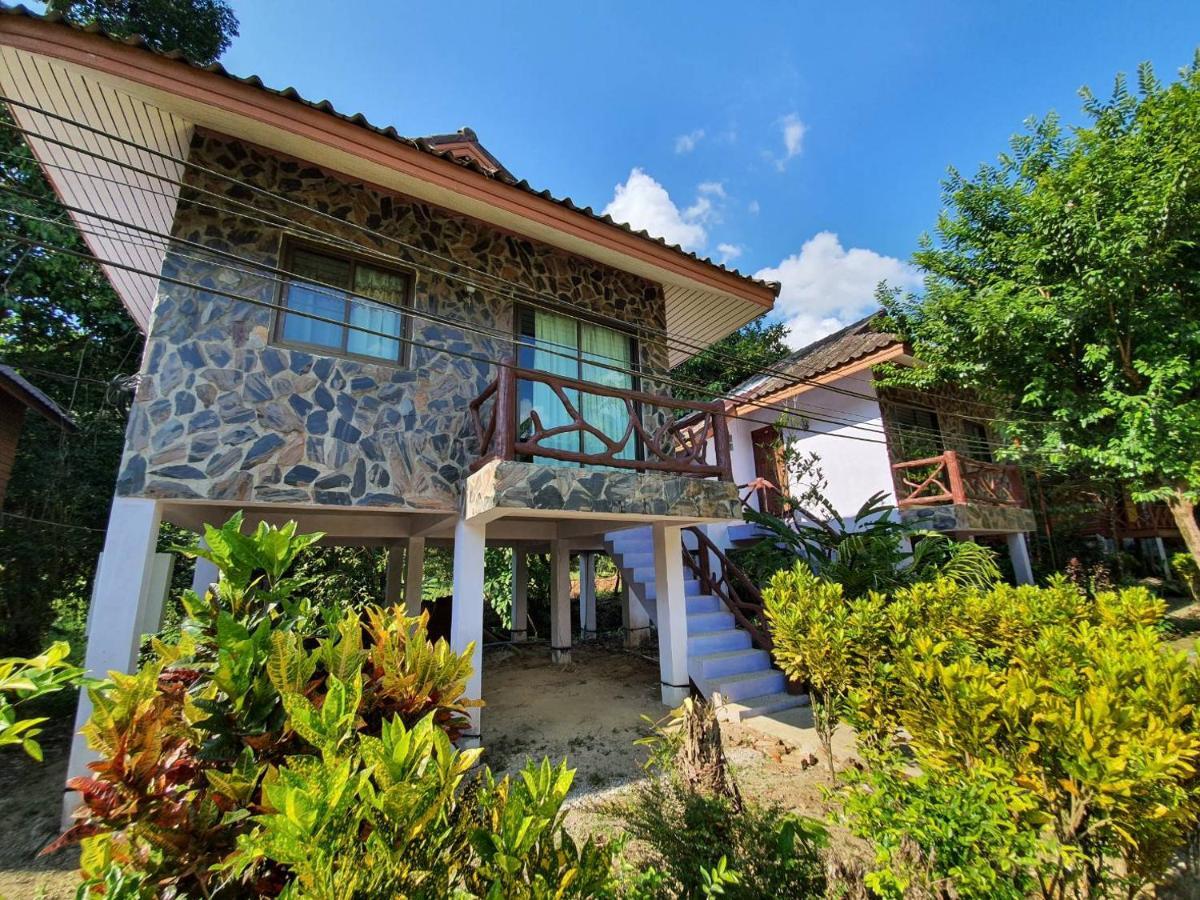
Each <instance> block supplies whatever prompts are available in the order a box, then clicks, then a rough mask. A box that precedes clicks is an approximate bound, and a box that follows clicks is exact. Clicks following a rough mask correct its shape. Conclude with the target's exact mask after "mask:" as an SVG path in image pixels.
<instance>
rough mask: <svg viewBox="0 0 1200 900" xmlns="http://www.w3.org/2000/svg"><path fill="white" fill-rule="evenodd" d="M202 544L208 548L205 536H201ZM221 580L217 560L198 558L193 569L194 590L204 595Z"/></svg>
mask: <svg viewBox="0 0 1200 900" xmlns="http://www.w3.org/2000/svg"><path fill="white" fill-rule="evenodd" d="M200 546H201V547H204V548H205V549H208V543H207V542H206V541H205V540H204V538H203V537H201V538H200ZM220 580H221V570H220V569H218V568H217V564H216V563H215V562H209V561H208V560H207V559H201V558H199V557H197V558H196V565H195V568H194V569H192V590H193V591H195V592H196V593H197V594H199V595H200V596H201V597H203V596H204V595H205V594H206V593H208V590H209V588H210V587H211V586H212V585H214V584H216V583H217V582H218V581H220Z"/></svg>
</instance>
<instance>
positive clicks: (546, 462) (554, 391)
mask: <svg viewBox="0 0 1200 900" xmlns="http://www.w3.org/2000/svg"><path fill="white" fill-rule="evenodd" d="M534 386H540V388H539V390H538V392H537V394H538V396H539V401H538V403H537V404H533V403H530V402H529V397H530V395H531V393H532V389H533V387H534ZM522 398H524V400H522ZM539 407H540V408H539ZM551 408H552V411H550V409H551ZM680 411H683V417H682V418H681V417H680ZM469 414H470V418H471V421H472V423H473V426H474V430H475V437H476V440H477V442H478V447H479V456H478V458H477V459H476V460H475V461H474V463H472V465H471V471H472V473H473V475H472V477H471V479H470V480H469V482H468V488H467V492H466V493H467V505H468V510H469V511H471V510H473V509H474V508H477V507H478V505H479V504H480V503H485V504H486V503H498V502H500V499H499V495H500V493H501V491H502V490H503V491H504V492H505V493H509V494H512V495H513V502H514V503H515V504H516V505H525V506H528V507H530V508H535V509H546V510H549V509H551V508H552V507H553V506H554V503H555V502H556V498H557V497H559V496H561V497H562V498H563V502H562V507H561V508H562V511H564V512H591V513H605V514H620V513H623V512H627V513H631V514H637V515H645V516H657V515H668V516H676V515H677V516H679V517H680V518H691V519H693V520H694V521H700V520H708V521H722V520H728V519H734V518H738V517H740V505H739V501H738V494H737V487H736V485H735V484H734V481H733V465H732V459H731V455H730V442H729V429H728V426H727V424H726V418H725V416H726V412H725V408H724V405H723V404H722V403H720V402H715V403H703V402H697V401H690V400H678V399H675V398H672V397H668V396H663V395H659V394H654V393H650V392H647V391H641V390H632V389H626V388H619V387H610V386H607V385H603V384H598V383H595V382H590V381H583V380H579V379H573V378H569V377H564V376H560V375H555V374H553V373H549V372H543V371H540V370H536V369H528V368H522V367H520V366H517V365H516V364H515V363H513V362H511V361H506V362H505V363H504V364H502V365H501V366H500V367H499V368H498V372H497V374H496V377H495V378H494V379H493V380H492V381H491V382H490V383H489V384H488V386H487V387H486V388H485V389H484V390H483V392H482V393H480V394H479V395H478V396H477V397H475V398H474V399H473V400H472V401H471V403H470V405H469ZM656 422H661V424H657V425H656V424H654V423H656ZM710 444H711V447H712V450H711V452H710V450H709V446H710ZM485 471H492V472H498V473H499V474H497V475H494V476H493V477H492V479H491V482H492V483H490V484H488V485H486V486H485V487H484V492H485V493H491V494H493V495H494V496H492V497H482V498H481V497H478V496H476V494H478V493H479V491H477V490H473V488H472V485H471V483H470V482H471V481H474V480H475V479H476V478H477V477H478V476H479V475H480V474H481V473H484V472H485ZM647 476H653V477H647ZM501 482H503V483H501ZM517 482H527V484H521V485H519V484H518V483H517ZM543 485H544V486H546V487H547V488H549V489H550V490H549V493H548V494H547V497H548V498H549V499H547V498H545V497H544V498H541V499H539V498H538V497H537V496H536V495H537V493H538V491H539V490H540V489H541V487H542V486H543ZM518 488H524V489H525V492H524V494H521V495H520V496H519V497H518V496H517V494H518Z"/></svg>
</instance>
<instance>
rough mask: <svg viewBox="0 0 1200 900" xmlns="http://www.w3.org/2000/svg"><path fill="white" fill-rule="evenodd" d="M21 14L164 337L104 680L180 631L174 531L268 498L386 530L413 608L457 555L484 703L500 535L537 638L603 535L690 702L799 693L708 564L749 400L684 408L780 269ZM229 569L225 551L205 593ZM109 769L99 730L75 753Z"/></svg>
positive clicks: (21, 107)
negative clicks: (709, 534) (685, 376)
mask: <svg viewBox="0 0 1200 900" xmlns="http://www.w3.org/2000/svg"><path fill="white" fill-rule="evenodd" d="M5 13H6V14H4V15H0V94H2V95H3V99H4V101H5V102H6V104H7V105H8V108H9V110H10V112H11V114H12V117H13V119H14V121H15V122H16V123H17V126H18V127H19V128H20V129H21V131H22V133H23V134H24V135H25V137H26V139H27V140H28V142H29V144H30V146H31V147H32V149H33V151H34V153H35V155H36V156H37V158H38V160H39V161H40V162H41V164H42V166H43V168H44V170H45V173H46V175H47V177H48V178H49V180H50V182H51V183H52V185H53V186H54V188H55V190H56V192H57V194H58V196H59V198H60V200H61V202H62V203H63V205H64V206H65V207H66V208H67V209H68V211H69V212H70V213H71V215H72V217H73V219H74V221H75V223H76V224H77V226H78V227H79V229H80V232H81V234H82V236H83V238H84V240H85V241H86V243H87V245H88V248H89V249H90V251H91V253H92V254H93V255H94V256H95V258H96V259H97V260H98V261H99V262H100V264H101V266H102V268H103V269H104V271H105V273H106V274H107V276H108V278H109V280H110V281H111V282H112V284H113V286H114V288H115V289H116V291H117V293H118V294H119V295H120V297H121V299H122V300H123V302H124V304H125V306H126V307H127V309H128V311H129V314H130V316H131V317H132V318H133V320H134V321H135V322H136V323H137V324H138V326H139V327H140V328H141V329H142V330H143V331H144V332H145V334H146V346H145V353H144V357H143V359H142V362H141V366H140V372H139V374H138V376H137V379H136V381H137V386H136V394H135V398H134V402H133V407H132V410H131V413H130V417H129V424H128V428H127V433H126V444H125V451H124V456H123V459H122V462H121V467H120V473H119V477H118V481H117V485H116V498H115V500H114V502H113V507H112V512H111V517H110V522H109V527H108V531H107V536H106V540H105V544H104V551H103V554H102V556H101V559H100V561H99V564H98V567H97V573H96V578H95V582H94V587H93V596H92V605H91V613H90V618H89V639H88V649H87V654H86V666H87V668H88V669H89V670H90V671H91V672H93V673H96V674H102V673H104V672H106V671H109V670H121V671H130V670H132V668H133V667H134V666H135V665H136V659H137V654H138V648H139V644H140V641H141V637H142V635H143V634H145V633H148V632H153V631H154V630H156V628H157V624H158V621H159V617H160V616H161V611H162V603H163V597H164V594H165V591H166V585H167V584H168V583H169V581H170V570H171V565H172V560H171V559H170V558H169V557H168V556H166V555H164V554H158V553H156V543H157V539H158V534H159V530H160V525H161V523H163V522H169V523H172V524H174V525H177V526H181V527H184V528H187V529H190V530H192V531H194V532H196V533H201V532H202V529H203V526H204V525H206V524H218V523H220V522H223V521H224V520H226V519H227V518H228V517H229V516H230V515H231V514H232V513H233V512H235V511H238V510H242V511H244V514H245V519H246V522H247V524H248V525H250V526H254V525H255V524H256V523H258V522H260V521H262V522H269V523H276V524H281V523H284V522H286V521H296V522H297V523H298V527H299V528H300V530H302V531H307V532H311V531H321V532H324V533H325V539H324V540H325V542H326V543H329V544H341V545H365V546H384V547H388V548H390V549H391V551H392V552H391V554H390V556H389V560H390V562H389V573H388V588H387V594H388V596H387V597H386V598H381V599H386V600H388V601H390V602H395V603H399V602H405V603H406V604H407V606H408V607H409V609H410V610H412V611H414V612H415V611H417V610H418V609H419V608H420V595H421V573H422V570H423V565H422V563H423V554H424V550H425V548H426V547H427V546H445V547H448V548H451V549H452V553H453V597H452V616H451V624H450V643H451V645H452V646H453V647H454V648H455V649H456V650H459V651H464V650H466V648H468V647H469V646H471V645H474V654H475V655H474V662H475V674H474V676H473V679H472V681H471V682H470V684H469V685H468V695H469V696H471V697H480V696H483V697H484V698H485V699H486V691H485V690H484V688H483V685H484V683H485V682H486V675H485V674H484V673H483V672H482V655H481V644H482V639H483V625H482V623H483V602H484V601H483V580H484V550H485V547H489V546H493V547H495V546H503V547H512V548H514V550H515V551H516V553H515V554H514V560H515V563H514V568H515V572H514V576H515V577H514V585H515V588H514V597H513V603H514V609H513V622H514V635H513V637H514V639H520V637H521V636H522V631H523V628H522V626H523V623H524V621H525V615H524V609H523V607H524V603H525V596H524V595H525V582H526V579H525V575H524V566H525V560H526V558H527V556H528V554H533V553H548V554H549V555H550V558H551V568H552V598H551V601H552V602H551V608H552V613H551V641H550V643H551V651H552V652H553V654H554V655H555V656H556V658H560V659H561V658H566V657H567V655H568V654H569V651H570V645H571V617H570V609H569V605H568V604H569V603H570V583H569V566H570V558H571V555H572V554H582V558H583V559H584V560H588V561H589V562H586V563H585V565H590V559H591V556H590V554H592V553H595V552H599V551H605V552H608V553H610V554H611V555H612V556H613V557H614V559H615V560H616V561H617V562H618V564H619V565H620V566H621V567H622V571H623V573H624V574H625V578H626V584H627V585H628V586H629V588H630V590H629V591H628V594H629V597H630V600H629V607H628V608H627V610H626V617H627V620H628V624H629V630H630V632H631V634H633V633H638V634H642V633H645V632H646V631H647V630H648V625H649V624H651V623H653V624H654V625H655V626H656V629H655V630H656V633H657V635H658V642H659V647H658V649H659V659H660V680H661V688H662V697H663V700H664V702H667V703H671V704H674V703H677V702H678V701H679V700H680V699H681V698H682V697H683V696H685V695H686V694H687V693H688V692H689V691H690V690H691V689H692V686H693V685H694V686H697V687H699V688H700V689H702V690H704V691H706V692H709V693H711V692H714V691H718V690H721V691H723V692H724V694H725V696H726V697H727V698H728V699H730V700H740V701H746V702H745V703H744V704H743V706H742V708H744V709H747V710H756V709H757V710H762V709H767V708H774V707H777V706H779V705H781V704H785V705H786V704H791V703H795V702H797V701H796V700H795V699H794V698H789V696H788V695H786V694H785V693H784V683H783V676H782V675H781V674H780V673H779V672H777V671H775V670H774V669H772V668H771V667H770V661H769V658H768V657H767V654H766V653H765V652H764V651H763V650H762V649H761V648H756V647H755V646H754V643H755V638H754V636H753V635H751V634H749V633H748V632H747V631H746V630H745V629H743V628H740V627H738V617H737V616H736V614H735V613H734V612H732V611H730V609H728V608H727V604H726V602H725V599H724V598H726V597H728V596H729V589H728V585H725V584H723V583H722V582H721V579H720V577H719V573H718V572H717V571H716V570H715V569H714V567H715V566H716V565H717V563H718V562H719V548H715V547H714V548H713V554H712V555H707V556H703V559H704V560H706V561H705V562H704V563H703V565H701V563H699V562H698V560H699V559H701V558H702V556H701V554H700V550H701V547H700V546H699V543H698V542H700V541H702V540H704V537H703V534H702V533H701V532H698V531H690V530H689V529H694V528H695V527H696V526H700V525H708V524H714V523H727V522H729V521H730V520H735V519H738V518H739V517H740V501H739V497H738V491H737V488H736V485H735V482H734V479H733V472H732V470H731V464H730V447H729V439H728V426H727V421H726V419H727V416H726V410H725V407H724V406H723V404H721V403H696V402H688V401H682V400H677V399H673V398H672V397H671V389H670V379H669V375H668V373H669V372H670V370H671V368H672V367H673V366H674V365H676V364H678V363H679V362H680V361H682V360H684V359H686V358H688V357H689V356H691V355H693V354H694V353H696V352H698V351H699V350H700V349H702V348H704V347H706V346H708V345H709V344H711V343H712V342H713V341H715V340H718V339H719V338H721V337H722V336H724V335H726V334H728V333H729V332H730V331H732V330H734V329H736V328H738V327H740V326H741V325H743V324H744V323H746V322H748V321H750V320H752V319H754V318H756V317H757V316H758V315H760V314H761V313H763V312H764V311H766V310H769V309H770V308H771V306H772V304H773V302H774V298H775V296H776V294H777V293H778V285H774V284H767V283H763V282H759V281H755V280H754V279H751V278H748V277H746V276H743V275H741V274H740V273H738V272H736V271H731V270H727V269H725V268H724V267H722V266H719V265H717V264H716V263H713V262H711V261H710V260H706V259H700V258H697V257H696V256H694V255H692V254H689V253H686V252H684V251H683V250H682V249H680V248H679V247H676V246H669V245H667V244H666V243H665V242H663V241H661V240H658V239H655V238H652V237H650V236H649V235H647V234H646V233H644V232H634V231H632V230H631V229H630V228H629V227H628V226H624V225H620V224H618V223H615V222H613V221H612V220H611V219H609V218H608V217H602V216H599V215H597V214H596V213H594V212H592V210H591V209H581V208H579V207H577V206H576V205H575V204H573V203H572V202H571V201H570V200H569V199H565V200H559V199H556V198H554V197H553V196H551V195H550V194H549V192H546V191H538V190H536V189H534V188H532V187H531V186H530V185H529V183H528V182H526V181H524V180H520V181H518V180H517V179H516V178H515V177H514V176H513V175H512V174H511V173H509V171H508V170H507V169H505V168H504V166H503V165H502V164H501V163H500V162H499V160H498V159H497V158H496V157H495V156H493V155H492V154H491V152H490V151H488V150H487V149H485V148H484V147H483V145H482V144H481V143H480V141H479V139H478V137H477V136H476V135H475V134H474V132H471V131H470V130H469V129H464V130H462V131H460V132H457V133H454V134H446V135H437V136H433V137H430V138H415V139H410V138H404V137H401V136H400V135H398V134H397V133H396V132H395V131H394V130H393V129H390V128H388V129H381V128H376V127H374V126H372V125H370V124H369V123H368V122H366V120H364V119H363V118H362V117H361V116H346V115H343V114H341V113H338V112H337V111H336V110H334V109H333V108H332V106H330V105H329V104H328V103H326V102H322V103H312V102H309V101H306V100H303V99H302V98H300V97H299V96H298V95H296V94H295V92H294V91H290V90H287V91H282V92H280V91H274V90H270V89H268V88H266V87H264V86H263V85H262V84H261V82H259V81H258V80H257V79H254V78H249V79H240V78H235V77H233V76H231V75H229V74H227V73H226V72H225V71H224V70H223V69H221V68H220V67H219V66H213V67H208V68H200V67H195V66H192V65H190V64H189V63H187V62H186V61H185V60H183V59H180V58H176V57H173V56H169V55H163V54H158V53H155V52H153V51H151V50H149V49H147V48H145V47H144V46H142V45H140V44H139V43H138V42H137V41H117V40H113V39H111V38H109V37H107V36H105V35H103V34H101V33H98V32H96V31H94V30H80V29H76V28H73V27H71V26H69V25H67V24H65V23H63V22H61V21H59V20H58V19H56V18H55V17H48V18H39V17H36V16H32V15H30V14H28V13H26V12H24V11H23V10H20V9H17V10H6V11H5ZM681 412H682V413H687V414H689V416H688V419H687V423H688V424H687V425H686V427H683V426H680V424H679V422H678V418H679V415H680V413H681ZM685 547H687V548H690V549H688V550H687V552H685ZM215 577H216V573H215V571H213V570H212V569H211V568H210V567H209V566H208V564H206V563H201V564H198V565H197V568H196V572H195V579H194V583H195V585H196V586H197V588H199V589H201V590H203V589H204V588H205V586H206V585H208V584H210V583H211V582H212V581H213V580H214V579H215ZM88 713H89V709H88V706H87V703H86V701H83V702H82V703H81V706H80V710H79V713H78V716H79V721H80V722H82V721H83V720H84V719H85V718H86V716H87V715H88ZM473 715H474V719H473V722H472V730H471V732H470V734H468V736H467V740H468V741H472V740H474V741H478V740H479V735H480V716H479V712H478V710H475V711H474V713H473ZM87 758H88V757H87V752H86V749H85V747H84V745H83V743H82V741H81V740H80V739H77V744H76V746H75V748H74V750H73V754H72V761H71V767H70V770H71V772H72V773H75V772H78V771H80V770H81V767H82V766H83V765H84V763H85V762H86V760H87Z"/></svg>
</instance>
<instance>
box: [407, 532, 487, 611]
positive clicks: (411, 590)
mask: <svg viewBox="0 0 1200 900" xmlns="http://www.w3.org/2000/svg"><path fill="white" fill-rule="evenodd" d="M481 527H482V526H481ZM424 585H425V538H423V537H410V538H409V539H408V548H407V549H406V550H405V551H404V612H405V615H409V616H419V615H420V614H421V589H422V587H424ZM482 590H483V589H482V588H480V592H481V595H482Z"/></svg>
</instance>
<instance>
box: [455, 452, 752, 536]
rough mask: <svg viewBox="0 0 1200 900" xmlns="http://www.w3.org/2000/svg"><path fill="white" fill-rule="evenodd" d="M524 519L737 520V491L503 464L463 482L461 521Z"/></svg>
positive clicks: (650, 477)
mask: <svg viewBox="0 0 1200 900" xmlns="http://www.w3.org/2000/svg"><path fill="white" fill-rule="evenodd" d="M529 513H534V514H542V515H547V514H555V513H558V514H562V515H563V516H565V517H570V518H579V517H586V516H600V517H605V518H619V517H630V518H636V519H672V518H678V519H681V520H688V521H690V522H702V521H714V522H719V521H728V520H730V519H740V518H741V517H742V510H741V504H740V503H739V501H738V492H737V486H736V485H734V484H732V483H730V482H727V481H717V480H715V479H702V478H692V477H688V476H684V475H661V474H658V473H647V474H640V473H638V472H631V471H623V470H619V469H599V470H598V469H585V468H579V467H576V466H552V465H545V464H544V463H529V462H509V461H504V460H493V461H492V462H490V463H488V464H487V465H485V466H483V467H482V468H480V469H479V470H478V471H477V472H475V473H473V474H472V475H471V476H470V477H469V478H468V479H467V484H466V491H465V492H464V495H463V514H464V516H465V517H466V518H467V519H483V520H484V521H486V520H488V519H493V518H498V517H499V516H505V515H517V514H529Z"/></svg>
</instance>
